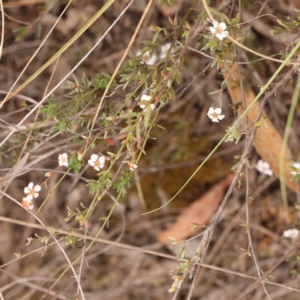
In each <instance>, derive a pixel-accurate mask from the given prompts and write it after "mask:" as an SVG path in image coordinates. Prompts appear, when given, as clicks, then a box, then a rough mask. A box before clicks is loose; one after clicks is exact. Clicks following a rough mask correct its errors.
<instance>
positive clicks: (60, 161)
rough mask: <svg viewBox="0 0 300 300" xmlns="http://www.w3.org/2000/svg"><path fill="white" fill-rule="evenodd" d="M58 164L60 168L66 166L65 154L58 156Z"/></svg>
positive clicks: (66, 157) (66, 158) (66, 156)
mask: <svg viewBox="0 0 300 300" xmlns="http://www.w3.org/2000/svg"><path fill="white" fill-rule="evenodd" d="M58 164H59V165H60V166H65V167H67V166H68V164H69V163H68V154H67V153H63V154H59V155H58Z"/></svg>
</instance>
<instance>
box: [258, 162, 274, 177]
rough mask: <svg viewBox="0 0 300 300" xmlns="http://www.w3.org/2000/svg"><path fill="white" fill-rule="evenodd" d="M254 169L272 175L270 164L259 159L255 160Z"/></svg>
mask: <svg viewBox="0 0 300 300" xmlns="http://www.w3.org/2000/svg"><path fill="white" fill-rule="evenodd" d="M256 169H257V170H258V171H259V172H260V173H263V174H266V175H269V176H272V175H273V171H272V170H271V169H270V165H269V164H268V163H267V162H265V161H263V160H261V159H260V160H259V161H258V162H257V165H256Z"/></svg>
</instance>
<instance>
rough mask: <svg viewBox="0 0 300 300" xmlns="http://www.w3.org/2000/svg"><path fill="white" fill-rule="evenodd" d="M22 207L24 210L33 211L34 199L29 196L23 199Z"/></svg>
mask: <svg viewBox="0 0 300 300" xmlns="http://www.w3.org/2000/svg"><path fill="white" fill-rule="evenodd" d="M22 207H23V208H24V209H27V210H28V209H30V210H32V209H33V204H32V197H31V196H29V195H27V196H26V197H24V198H23V202H22Z"/></svg>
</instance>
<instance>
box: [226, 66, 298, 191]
mask: <svg viewBox="0 0 300 300" xmlns="http://www.w3.org/2000/svg"><path fill="white" fill-rule="evenodd" d="M235 78H239V76H238V69H237V66H236V65H234V66H233V67H232V68H231V70H230V73H229V76H228V78H227V89H228V92H229V94H230V97H231V101H232V103H234V104H236V103H239V102H241V99H242V93H241V90H240V88H239V83H238V82H237V81H236V80H235ZM244 81H245V80H244ZM244 90H245V101H246V106H247V107H248V106H249V105H250V104H251V102H252V101H253V100H254V98H255V97H256V96H255V94H254V92H253V91H252V90H251V88H250V87H249V86H247V85H245V89H244ZM258 110H259V108H258V105H255V106H254V107H253V108H252V109H251V110H250V111H249V113H248V120H249V123H251V122H254V120H255V118H256V116H257V113H258ZM241 113H242V110H241V109H239V110H238V114H239V115H241ZM265 117H266V115H265V114H264V115H263V116H262V117H261V119H260V121H261V123H263V122H265ZM244 125H245V124H244ZM250 129H251V127H250ZM281 144H282V137H281V136H280V134H279V133H278V132H277V130H276V129H275V127H274V125H273V124H272V122H271V121H270V120H268V122H267V126H265V127H263V126H261V127H260V128H258V130H257V133H256V137H255V142H254V147H255V149H256V151H257V153H258V154H259V156H260V157H261V158H262V159H263V160H264V161H266V162H268V163H269V164H270V167H271V169H272V171H273V172H274V174H275V175H276V177H277V178H279V177H280V176H279V154H280V148H281ZM290 160H291V159H290V155H289V153H288V151H287V152H286V153H285V158H284V161H285V162H284V176H285V184H286V186H287V187H288V188H290V189H291V190H292V191H294V192H296V185H295V183H294V182H292V181H291V174H290V169H289V161H290Z"/></svg>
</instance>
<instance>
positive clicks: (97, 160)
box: [88, 154, 105, 171]
mask: <svg viewBox="0 0 300 300" xmlns="http://www.w3.org/2000/svg"><path fill="white" fill-rule="evenodd" d="M88 163H89V164H90V165H91V166H92V167H93V168H94V169H95V170H97V171H100V169H102V168H103V167H104V164H105V156H103V155H101V156H100V157H99V155H97V154H92V156H91V159H90V160H89V161H88Z"/></svg>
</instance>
